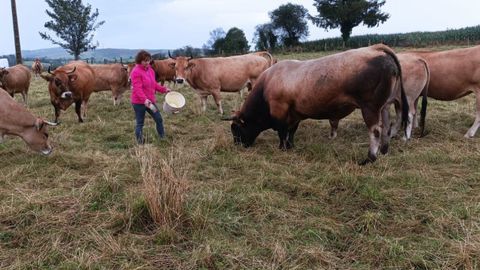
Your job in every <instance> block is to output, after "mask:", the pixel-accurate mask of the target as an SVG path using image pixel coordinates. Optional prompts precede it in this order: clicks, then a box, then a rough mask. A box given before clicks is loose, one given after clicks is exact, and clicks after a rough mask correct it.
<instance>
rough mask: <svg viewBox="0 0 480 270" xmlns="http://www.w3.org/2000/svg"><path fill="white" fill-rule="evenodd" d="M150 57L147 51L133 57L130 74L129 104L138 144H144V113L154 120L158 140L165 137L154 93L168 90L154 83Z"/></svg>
mask: <svg viewBox="0 0 480 270" xmlns="http://www.w3.org/2000/svg"><path fill="white" fill-rule="evenodd" d="M151 59H152V56H151V55H150V53H148V52H147V51H144V50H141V51H139V52H138V53H137V56H136V57H135V63H136V65H135V67H134V68H133V70H132V73H131V74H130V78H131V81H132V96H131V102H132V106H133V110H134V111H135V119H136V126H135V137H136V139H137V142H138V143H139V144H143V143H144V142H145V138H144V137H143V125H144V121H145V112H148V113H149V114H150V115H151V116H152V117H153V119H154V120H155V123H156V126H157V133H158V136H160V138H163V137H165V130H164V128H163V120H162V116H161V115H160V111H159V110H158V107H157V104H156V98H155V92H160V93H168V92H170V89H168V88H167V87H164V86H161V85H159V84H158V83H157V82H156V81H155V72H154V71H153V69H152V67H151V66H150V61H151Z"/></svg>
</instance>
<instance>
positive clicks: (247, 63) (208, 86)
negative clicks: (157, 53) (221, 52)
mask: <svg viewBox="0 0 480 270" xmlns="http://www.w3.org/2000/svg"><path fill="white" fill-rule="evenodd" d="M174 59H175V71H176V76H177V83H183V82H184V81H187V82H188V84H189V85H190V86H191V87H192V88H193V89H194V90H195V91H196V92H197V94H198V95H199V96H200V99H201V102H202V109H203V111H206V109H207V97H208V96H209V95H212V96H213V98H214V99H215V103H216V104H217V107H218V110H219V112H220V114H223V108H222V102H221V100H222V98H221V95H220V92H221V91H222V92H239V91H240V90H241V89H243V88H245V87H248V85H249V84H250V85H252V86H253V85H254V84H255V81H256V79H257V78H258V76H260V74H261V73H262V72H263V71H265V70H266V69H267V68H269V67H270V62H269V61H268V60H267V59H266V58H265V57H262V56H259V55H255V54H245V55H237V56H230V57H215V58H196V59H193V57H184V56H179V57H176V58H174Z"/></svg>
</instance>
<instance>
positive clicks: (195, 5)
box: [0, 0, 480, 55]
mask: <svg viewBox="0 0 480 270" xmlns="http://www.w3.org/2000/svg"><path fill="white" fill-rule="evenodd" d="M84 2H87V3H90V4H91V5H92V6H93V7H94V8H98V10H99V12H100V16H99V18H100V20H105V21H106V23H105V24H104V25H103V26H101V27H100V28H99V29H98V30H97V32H96V34H95V37H94V41H98V42H99V45H100V46H99V48H129V49H176V48H180V47H184V46H187V45H190V46H193V47H202V45H203V44H205V43H206V42H207V40H208V39H209V37H210V35H209V33H210V31H212V30H213V29H215V28H218V27H221V28H223V29H224V30H225V32H227V31H228V29H230V28H231V27H238V28H240V29H242V30H243V31H244V32H245V34H246V37H247V39H248V41H249V42H250V43H251V44H252V38H253V33H254V31H255V26H256V25H258V24H263V23H267V22H269V21H270V18H269V16H268V13H269V12H270V11H272V10H275V9H276V8H278V7H279V6H280V5H282V4H285V3H288V2H290V3H294V4H301V5H303V6H304V7H305V8H307V9H308V10H309V12H310V14H312V15H318V12H317V10H316V8H315V7H314V6H313V3H314V1H313V0H290V1H288V0H135V1H132V0H115V1H113V0H87V1H84ZM46 9H47V4H46V3H45V2H44V1H42V0H17V13H18V20H19V28H20V41H21V46H22V50H33V49H42V48H51V47H55V46H54V45H53V44H51V42H49V41H45V40H42V39H41V38H40V35H39V34H38V32H39V31H45V30H44V28H43V25H44V23H45V22H46V21H48V20H49V19H50V18H49V17H48V16H47V15H46V13H45V10H46ZM382 10H383V11H384V12H387V13H389V14H390V19H389V20H388V21H387V22H386V23H384V24H381V25H380V26H379V27H376V28H366V27H356V28H354V29H353V35H360V34H368V33H405V32H412V31H438V30H446V29H454V28H462V27H467V26H475V25H479V24H480V15H479V11H480V0H455V1H453V0H387V1H386V4H385V5H384V6H383V8H382ZM12 29H13V27H12V16H11V7H10V1H8V0H0V55H2V54H12V53H14V52H15V49H14V48H15V47H14V41H13V30H12ZM309 32H310V35H309V36H308V38H307V39H308V40H316V39H322V38H327V37H338V36H340V31H339V30H330V31H328V32H326V31H325V30H323V29H320V28H318V27H316V26H314V25H312V24H311V23H309ZM50 34H52V33H50ZM252 49H253V46H252Z"/></svg>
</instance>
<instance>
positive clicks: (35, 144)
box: [0, 88, 56, 155]
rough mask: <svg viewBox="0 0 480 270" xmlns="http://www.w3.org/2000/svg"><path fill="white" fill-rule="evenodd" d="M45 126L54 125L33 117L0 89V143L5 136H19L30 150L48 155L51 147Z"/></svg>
mask: <svg viewBox="0 0 480 270" xmlns="http://www.w3.org/2000/svg"><path fill="white" fill-rule="evenodd" d="M47 125H54V126H55V125H56V124H54V123H50V122H48V121H45V120H43V119H41V118H38V117H35V116H33V114H32V113H30V112H29V111H28V110H27V109H26V108H25V107H24V106H22V105H20V104H18V103H17V102H15V100H14V99H13V98H12V97H10V96H9V95H8V94H7V92H6V91H4V89H1V88H0V143H1V142H3V140H4V136H5V135H14V136H19V137H20V138H22V139H23V140H24V141H25V143H27V145H28V146H29V147H30V148H31V149H32V150H34V151H37V152H40V153H42V154H44V155H48V154H50V153H51V152H52V146H51V145H50V143H49V141H48V132H47Z"/></svg>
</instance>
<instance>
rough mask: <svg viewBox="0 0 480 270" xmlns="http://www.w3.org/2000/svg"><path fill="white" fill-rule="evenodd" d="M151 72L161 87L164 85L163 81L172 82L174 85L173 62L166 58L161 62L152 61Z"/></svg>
mask: <svg viewBox="0 0 480 270" xmlns="http://www.w3.org/2000/svg"><path fill="white" fill-rule="evenodd" d="M150 65H151V66H152V69H153V71H155V79H156V80H157V82H160V84H161V85H165V81H167V82H173V83H174V85H176V77H175V60H174V59H172V58H167V59H163V60H152V62H150Z"/></svg>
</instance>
